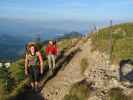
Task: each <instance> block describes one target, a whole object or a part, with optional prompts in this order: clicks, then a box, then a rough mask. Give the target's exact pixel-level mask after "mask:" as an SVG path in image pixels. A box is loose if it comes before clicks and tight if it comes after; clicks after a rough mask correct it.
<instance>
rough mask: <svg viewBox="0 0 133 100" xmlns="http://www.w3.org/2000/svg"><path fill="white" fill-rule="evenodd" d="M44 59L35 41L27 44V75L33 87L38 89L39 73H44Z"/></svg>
mask: <svg viewBox="0 0 133 100" xmlns="http://www.w3.org/2000/svg"><path fill="white" fill-rule="evenodd" d="M43 67H44V66H43V59H42V55H41V53H40V52H39V50H38V49H37V45H36V43H34V42H30V43H28V44H27V46H26V57H25V75H26V76H27V75H28V76H29V78H30V82H31V87H32V89H35V90H37V89H38V82H39V75H40V74H41V75H42V74H43Z"/></svg>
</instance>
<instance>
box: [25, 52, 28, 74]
mask: <svg viewBox="0 0 133 100" xmlns="http://www.w3.org/2000/svg"><path fill="white" fill-rule="evenodd" d="M27 74H28V59H27V54H26V56H25V75H27Z"/></svg>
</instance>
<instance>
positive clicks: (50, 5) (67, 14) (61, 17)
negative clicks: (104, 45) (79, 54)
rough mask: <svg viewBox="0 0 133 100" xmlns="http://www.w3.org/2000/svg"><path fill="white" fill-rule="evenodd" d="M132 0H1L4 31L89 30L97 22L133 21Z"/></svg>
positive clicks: (30, 34) (30, 33) (50, 31)
mask: <svg viewBox="0 0 133 100" xmlns="http://www.w3.org/2000/svg"><path fill="white" fill-rule="evenodd" d="M132 10H133V1H132V0H117V1H116V0H111V1H105V0H93V1H89V0H67V1H64V0H54V1H53V0H47V1H46V0H45V1H44V0H38V1H36V0H23V1H20V0H19V1H18V0H1V1H0V12H1V14H0V27H1V28H0V29H1V30H0V34H3V33H8V34H12V35H13V34H15V35H25V34H26V35H29V36H32V35H35V34H38V33H40V34H43V35H45V34H51V35H56V34H57V33H59V34H61V33H69V32H71V31H78V32H81V33H83V34H84V33H86V32H89V31H90V30H91V29H92V28H93V26H94V25H96V26H98V27H102V26H108V25H109V20H113V24H116V23H122V22H130V21H133V14H132Z"/></svg>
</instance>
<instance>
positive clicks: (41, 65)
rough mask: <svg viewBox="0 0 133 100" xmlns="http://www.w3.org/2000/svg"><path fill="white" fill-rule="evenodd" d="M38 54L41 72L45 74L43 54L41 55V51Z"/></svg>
mask: <svg viewBox="0 0 133 100" xmlns="http://www.w3.org/2000/svg"><path fill="white" fill-rule="evenodd" d="M37 55H38V58H39V62H40V71H41V74H43V66H44V64H43V58H42V55H41V53H40V52H38V53H37Z"/></svg>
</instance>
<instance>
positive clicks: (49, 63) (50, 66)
mask: <svg viewBox="0 0 133 100" xmlns="http://www.w3.org/2000/svg"><path fill="white" fill-rule="evenodd" d="M48 65H49V69H50V70H51V69H52V64H51V55H48Z"/></svg>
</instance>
